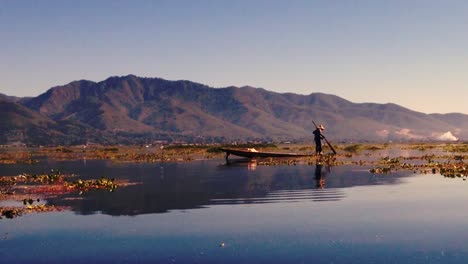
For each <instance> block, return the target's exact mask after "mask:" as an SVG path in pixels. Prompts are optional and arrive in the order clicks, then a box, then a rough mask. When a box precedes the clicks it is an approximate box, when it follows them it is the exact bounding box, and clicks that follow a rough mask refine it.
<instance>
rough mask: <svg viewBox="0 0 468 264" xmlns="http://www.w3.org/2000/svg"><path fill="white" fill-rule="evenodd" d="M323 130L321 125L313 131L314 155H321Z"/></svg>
mask: <svg viewBox="0 0 468 264" xmlns="http://www.w3.org/2000/svg"><path fill="white" fill-rule="evenodd" d="M323 130H325V127H324V126H323V125H318V126H317V129H315V130H314V132H313V133H314V141H315V154H317V155H322V139H323V138H324V136H323V135H322V131H323Z"/></svg>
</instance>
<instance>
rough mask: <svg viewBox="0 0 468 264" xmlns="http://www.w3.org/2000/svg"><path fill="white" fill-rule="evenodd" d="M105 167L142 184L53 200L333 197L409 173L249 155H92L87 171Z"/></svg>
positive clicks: (110, 210)
mask: <svg viewBox="0 0 468 264" xmlns="http://www.w3.org/2000/svg"><path fill="white" fill-rule="evenodd" d="M89 166H91V167H89ZM106 167H107V169H108V170H110V171H112V172H113V173H114V176H116V177H117V178H126V179H129V181H130V182H134V183H138V184H135V185H130V186H127V187H121V188H118V189H117V191H116V192H114V193H109V192H103V191H91V192H89V193H85V194H83V195H82V196H79V199H76V198H77V197H76V195H66V196H61V197H56V198H52V199H48V203H49V204H53V205H59V206H69V207H70V208H71V210H73V211H74V212H76V213H79V214H94V213H96V212H100V213H103V214H109V215H139V214H152V213H166V212H169V211H171V210H186V209H196V208H204V207H210V206H212V205H218V204H249V203H252V204H253V203H257V204H258V203H286V202H302V201H313V202H323V201H328V202H332V201H339V200H342V199H345V198H346V195H345V192H344V191H343V188H348V187H352V186H362V185H377V184H395V183H398V182H399V179H400V178H401V177H403V176H404V175H399V174H392V175H372V174H371V173H369V172H368V170H367V168H365V167H361V166H350V165H346V166H338V167H332V168H327V167H322V166H320V165H317V166H316V165H306V164H298V165H295V166H292V165H291V166H288V165H279V166H255V165H253V164H252V162H248V161H244V160H239V161H237V162H234V163H232V164H230V165H225V164H220V161H194V162H190V163H163V164H141V165H139V164H128V165H121V164H120V165H112V164H108V163H103V162H94V163H93V164H92V165H90V162H89V161H88V163H87V168H86V171H88V172H90V170H91V171H93V170H95V171H106ZM76 169H78V168H76ZM130 172H131V173H130ZM94 173H95V174H97V173H96V172H94Z"/></svg>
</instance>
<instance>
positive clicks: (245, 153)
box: [221, 148, 312, 161]
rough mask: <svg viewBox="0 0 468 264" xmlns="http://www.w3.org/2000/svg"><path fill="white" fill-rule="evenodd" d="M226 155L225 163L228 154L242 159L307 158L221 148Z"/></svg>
mask: <svg viewBox="0 0 468 264" xmlns="http://www.w3.org/2000/svg"><path fill="white" fill-rule="evenodd" d="M221 150H222V151H223V152H225V153H226V161H228V156H229V155H230V154H232V155H235V156H239V157H244V158H287V157H291V158H292V157H307V156H312V155H308V154H297V153H282V152H260V151H256V150H252V149H231V148H221Z"/></svg>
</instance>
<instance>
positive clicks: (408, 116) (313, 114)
mask: <svg viewBox="0 0 468 264" xmlns="http://www.w3.org/2000/svg"><path fill="white" fill-rule="evenodd" d="M0 111H1V113H2V118H1V121H0V144H7V143H11V142H24V143H28V144H41V145H44V144H84V143H87V142H95V143H102V144H118V143H120V144H141V143H147V142H153V141H160V140H163V141H185V142H204V143H206V142H232V141H249V140H261V141H275V142H278V141H298V142H310V141H311V140H312V131H313V130H314V124H313V123H312V120H314V121H315V122H316V123H320V124H324V125H325V127H326V130H325V134H326V135H327V137H328V138H330V139H333V140H334V141H342V142H351V141H352V142H360V141H370V142H374V141H379V142H388V141H408V140H412V141H424V140H443V141H451V140H456V139H461V140H466V139H468V115H466V114H460V113H451V114H424V113H420V112H416V111H412V110H410V109H407V108H404V107H401V106H398V105H396V104H376V103H353V102H350V101H348V100H345V99H343V98H340V97H338V96H335V95H329V94H323V93H311V94H309V95H300V94H294V93H276V92H271V91H268V90H265V89H262V88H254V87H250V86H244V87H234V86H231V87H225V88H212V87H209V86H206V85H203V84H200V83H195V82H191V81H185V80H181V81H168V80H164V79H160V78H142V77H137V76H134V75H128V76H122V77H110V78H108V79H106V80H104V81H101V82H92V81H87V80H80V81H74V82H71V83H69V84H66V85H63V86H56V87H53V88H51V89H49V90H48V91H46V92H45V93H43V94H41V95H39V96H37V97H28V98H18V97H11V96H6V95H0Z"/></svg>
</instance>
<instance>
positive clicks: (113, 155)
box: [0, 142, 468, 219]
mask: <svg viewBox="0 0 468 264" xmlns="http://www.w3.org/2000/svg"><path fill="white" fill-rule="evenodd" d="M221 148H239V149H255V150H256V151H265V152H288V153H298V154H310V155H311V156H308V157H300V158H263V159H256V160H253V161H251V162H255V164H256V165H258V166H278V165H281V166H294V165H297V164H307V165H315V164H317V163H322V164H326V165H328V166H340V165H358V166H363V167H365V168H366V169H368V171H369V173H370V174H388V173H392V172H395V171H399V170H406V171H409V172H412V173H420V174H427V173H431V174H440V175H442V176H444V177H448V178H461V179H462V180H463V181H466V179H467V177H468V143H466V142H456V143H387V144H371V143H366V144H337V145H334V148H335V149H336V150H337V152H338V154H337V155H331V154H325V155H322V156H321V157H317V156H315V155H312V153H314V149H315V147H314V146H313V145H307V144H278V145H276V144H242V145H182V144H178V145H139V146H100V145H91V146H54V147H36V148H29V147H21V146H9V147H1V148H0V164H2V165H3V166H8V165H9V164H10V165H13V164H21V165H23V166H34V164H37V163H40V162H41V161H44V160H57V161H64V160H110V161H112V162H115V163H164V162H190V161H194V160H208V159H224V152H223V151H222V150H221ZM324 150H325V153H327V152H330V149H329V148H328V147H327V146H324ZM128 184H129V183H128V182H127V181H125V180H119V181H116V180H115V179H112V178H111V179H108V178H106V177H102V178H100V179H93V180H82V179H78V178H77V176H76V175H73V174H63V173H61V172H60V171H58V170H55V169H53V168H51V169H50V171H48V172H45V173H42V174H38V175H29V174H25V173H23V174H20V175H10V176H2V177H0V219H3V218H14V217H17V216H21V215H24V214H27V213H39V212H54V211H62V210H67V208H59V207H55V206H53V205H48V204H47V203H46V202H44V200H47V199H48V198H52V197H57V196H59V195H64V194H72V193H75V194H78V195H81V194H82V193H84V192H87V191H110V192H113V191H115V190H117V189H118V187H124V186H126V185H128Z"/></svg>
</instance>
